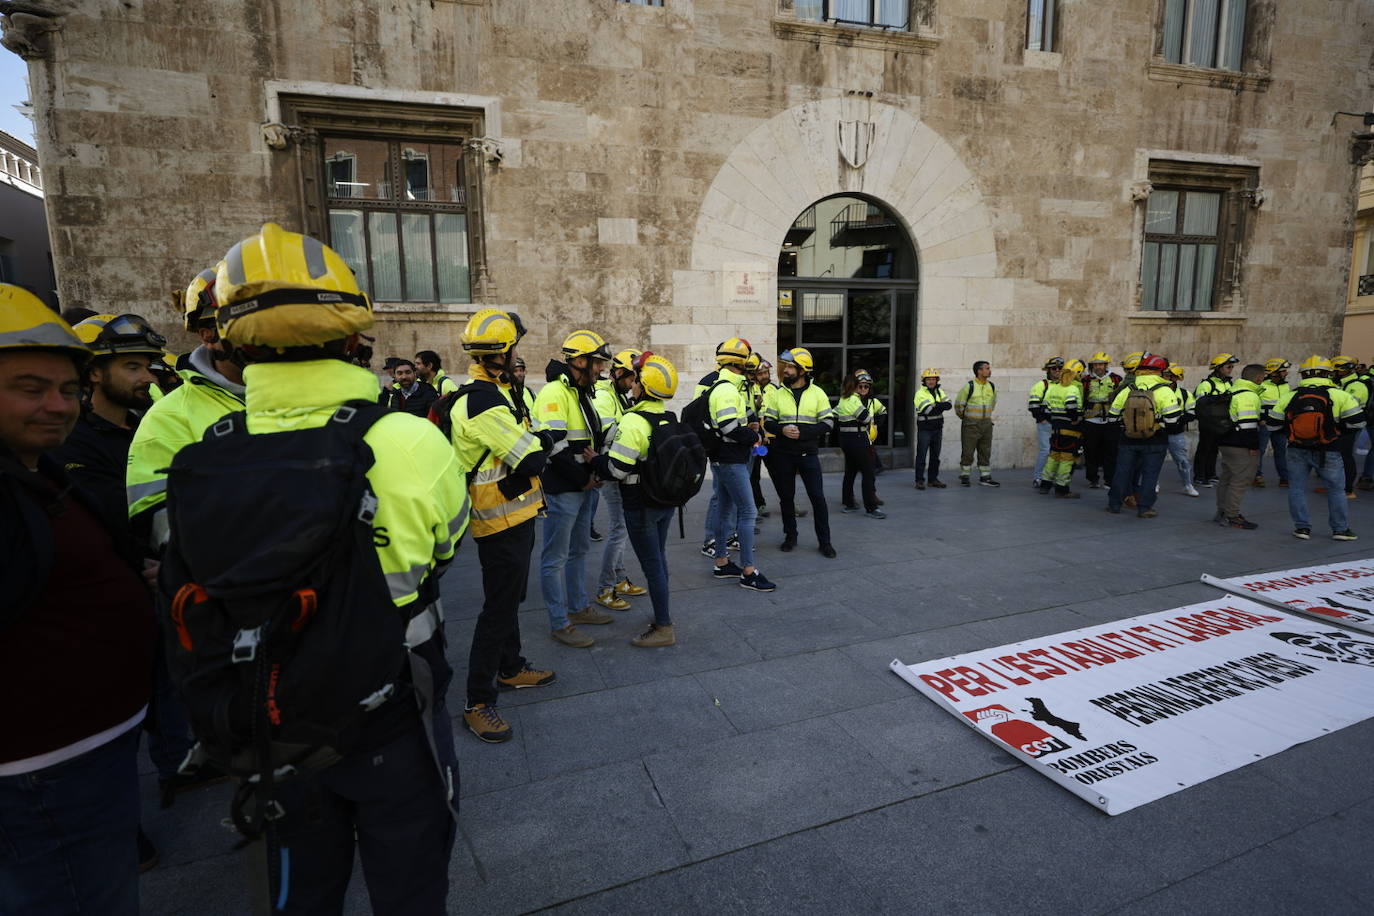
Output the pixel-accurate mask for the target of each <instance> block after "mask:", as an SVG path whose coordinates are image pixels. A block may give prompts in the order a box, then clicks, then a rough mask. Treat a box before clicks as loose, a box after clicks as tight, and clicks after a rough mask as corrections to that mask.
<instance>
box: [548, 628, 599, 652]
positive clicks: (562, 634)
mask: <svg viewBox="0 0 1374 916" xmlns="http://www.w3.org/2000/svg"><path fill="white" fill-rule="evenodd" d="M549 635H550V636H552V637H553V638H554V639H556V640H558V641H559V642H561V643H562V644H563V645H565V646H572V647H573V648H574V649H585V648H587V647H588V646H590V645H592V644H593V643H595V642H596V640H594V639H592V638H591V637H590V636H587V635H586V634H585V633H583V632H582V631H581V630H579V629H578V628H577V627H575V626H573V625H572V624H568V625H567V626H566V627H564V628H563V629H561V630H553V631H552V632H550V633H549Z"/></svg>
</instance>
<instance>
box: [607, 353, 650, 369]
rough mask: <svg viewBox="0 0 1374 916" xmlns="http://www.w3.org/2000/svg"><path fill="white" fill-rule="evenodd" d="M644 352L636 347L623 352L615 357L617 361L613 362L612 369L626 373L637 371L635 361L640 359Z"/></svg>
mask: <svg viewBox="0 0 1374 916" xmlns="http://www.w3.org/2000/svg"><path fill="white" fill-rule="evenodd" d="M642 352H643V351H641V350H636V349H635V348H634V347H629V348H627V349H624V350H621V351H620V352H619V353H617V354H616V355H615V359H613V360H611V368H612V369H624V370H625V371H626V372H633V371H635V360H636V359H638V358H639V357H640V354H641V353H642Z"/></svg>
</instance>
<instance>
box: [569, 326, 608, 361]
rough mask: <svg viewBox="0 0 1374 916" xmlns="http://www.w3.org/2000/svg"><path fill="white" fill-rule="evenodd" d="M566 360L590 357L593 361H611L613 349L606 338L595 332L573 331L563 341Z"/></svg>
mask: <svg viewBox="0 0 1374 916" xmlns="http://www.w3.org/2000/svg"><path fill="white" fill-rule="evenodd" d="M563 356H564V358H565V359H577V358H578V357H579V356H589V357H591V358H592V359H604V360H610V358H611V348H610V346H608V345H607V343H606V340H605V338H603V337H602V336H601V335H600V334H598V333H596V332H595V331H585V330H584V331H573V332H572V333H571V334H569V335H568V336H567V337H566V338H564V340H563Z"/></svg>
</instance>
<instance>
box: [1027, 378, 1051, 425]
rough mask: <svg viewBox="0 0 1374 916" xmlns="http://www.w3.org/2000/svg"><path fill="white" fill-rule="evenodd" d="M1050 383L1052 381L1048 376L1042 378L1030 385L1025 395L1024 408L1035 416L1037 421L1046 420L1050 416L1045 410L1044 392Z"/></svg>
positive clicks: (1042, 421)
mask: <svg viewBox="0 0 1374 916" xmlns="http://www.w3.org/2000/svg"><path fill="white" fill-rule="evenodd" d="M1052 384H1054V383H1053V382H1051V381H1050V380H1049V379H1048V378H1042V379H1041V380H1040V381H1038V382H1036V383H1035V384H1034V385H1031V388H1030V392H1029V393H1027V395H1026V409H1027V410H1029V411H1030V415H1031V416H1032V417H1034V418H1035V422H1037V423H1044V422H1047V421H1048V420H1049V418H1050V417H1049V414H1048V413H1047V412H1046V411H1045V392H1046V391H1048V390H1049V388H1050V385H1052Z"/></svg>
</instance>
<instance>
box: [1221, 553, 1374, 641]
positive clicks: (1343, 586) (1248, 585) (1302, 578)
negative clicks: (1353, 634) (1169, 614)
mask: <svg viewBox="0 0 1374 916" xmlns="http://www.w3.org/2000/svg"><path fill="white" fill-rule="evenodd" d="M1202 581H1203V582H1206V583H1207V584H1208V585H1214V586H1216V587H1217V588H1219V589H1222V590H1223V591H1228V592H1230V593H1231V594H1233V595H1244V596H1245V597H1247V598H1253V599H1254V600H1256V601H1259V602H1262V603H1264V604H1268V605H1270V606H1271V607H1285V606H1286V607H1285V610H1287V609H1291V610H1293V611H1296V612H1297V613H1299V614H1304V615H1306V616H1308V617H1315V618H1318V619H1321V620H1324V621H1328V622H1330V623H1334V624H1338V625H1339V626H1343V627H1345V628H1346V629H1349V630H1359V631H1360V632H1362V633H1374V560H1356V561H1354V562H1353V563H1352V562H1348V561H1347V562H1345V563H1328V564H1327V565H1326V566H1304V567H1302V568H1301V569H1285V570H1282V571H1280V572H1267V573H1258V574H1256V575H1253V576H1237V577H1236V578H1234V579H1218V578H1217V577H1216V576H1203V577H1202Z"/></svg>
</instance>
